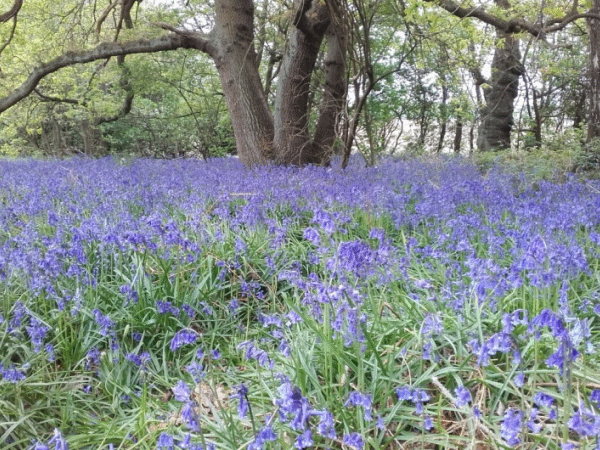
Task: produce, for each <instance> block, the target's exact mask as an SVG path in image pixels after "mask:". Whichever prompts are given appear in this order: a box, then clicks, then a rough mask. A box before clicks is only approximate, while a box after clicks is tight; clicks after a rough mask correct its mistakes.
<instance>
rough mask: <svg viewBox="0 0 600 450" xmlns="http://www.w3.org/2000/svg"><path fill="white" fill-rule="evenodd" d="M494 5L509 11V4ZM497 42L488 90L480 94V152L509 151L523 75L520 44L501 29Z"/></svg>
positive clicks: (501, 1) (502, 1)
mask: <svg viewBox="0 0 600 450" xmlns="http://www.w3.org/2000/svg"><path fill="white" fill-rule="evenodd" d="M495 3H496V5H498V6H499V7H500V8H502V9H508V8H509V7H510V5H509V3H508V0H495ZM497 38H498V41H499V42H501V44H500V45H498V47H496V50H495V52H494V59H493V60H492V76H491V78H490V80H489V81H488V83H489V86H487V87H486V88H485V89H484V90H483V96H484V98H485V107H484V109H483V111H482V117H483V119H482V122H481V125H480V126H479V136H478V137H477V147H478V148H479V150H480V151H492V150H501V149H505V148H510V135H511V131H512V127H513V124H514V121H513V111H514V102H515V99H516V98H517V95H518V93H519V77H520V76H521V75H522V74H523V71H524V69H523V66H522V64H521V52H520V51H519V41H518V40H517V39H515V38H513V37H512V35H510V34H507V33H505V32H504V31H502V30H500V29H499V30H498V31H497Z"/></svg>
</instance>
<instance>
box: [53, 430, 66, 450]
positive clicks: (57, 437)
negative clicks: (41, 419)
mask: <svg viewBox="0 0 600 450" xmlns="http://www.w3.org/2000/svg"><path fill="white" fill-rule="evenodd" d="M51 444H54V450H69V445H68V444H67V441H66V440H65V438H63V436H62V434H61V433H60V431H58V429H56V428H55V429H54V435H53V436H52V438H50V440H49V441H48V445H51Z"/></svg>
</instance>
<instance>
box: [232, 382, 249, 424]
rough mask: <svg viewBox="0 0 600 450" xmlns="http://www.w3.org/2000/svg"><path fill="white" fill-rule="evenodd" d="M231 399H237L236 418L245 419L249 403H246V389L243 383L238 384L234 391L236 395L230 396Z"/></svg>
mask: <svg viewBox="0 0 600 450" xmlns="http://www.w3.org/2000/svg"><path fill="white" fill-rule="evenodd" d="M231 397H232V398H237V399H238V401H239V404H238V417H239V418H240V419H243V418H244V417H246V414H247V413H248V408H249V403H248V388H247V387H246V385H245V384H244V383H242V384H240V385H239V386H238V388H237V389H236V393H235V394H232V395H231Z"/></svg>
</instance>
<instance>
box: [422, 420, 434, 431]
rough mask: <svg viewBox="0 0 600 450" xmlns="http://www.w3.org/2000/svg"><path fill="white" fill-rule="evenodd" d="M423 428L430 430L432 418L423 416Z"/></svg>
mask: <svg viewBox="0 0 600 450" xmlns="http://www.w3.org/2000/svg"><path fill="white" fill-rule="evenodd" d="M423 428H425V430H427V431H431V429H432V428H433V420H431V417H430V416H425V420H424V421H423Z"/></svg>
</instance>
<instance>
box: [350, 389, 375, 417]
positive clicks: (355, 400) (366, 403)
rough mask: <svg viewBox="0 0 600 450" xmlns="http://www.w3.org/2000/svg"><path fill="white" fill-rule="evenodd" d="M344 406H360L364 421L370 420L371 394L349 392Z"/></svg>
mask: <svg viewBox="0 0 600 450" xmlns="http://www.w3.org/2000/svg"><path fill="white" fill-rule="evenodd" d="M344 406H345V407H348V406H362V407H363V409H364V411H365V420H371V394H362V393H361V392H351V393H350V395H348V399H347V400H346V401H345V402H344Z"/></svg>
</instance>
